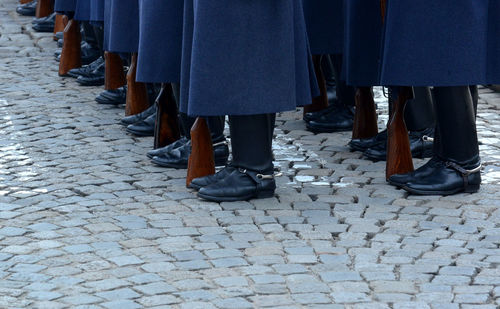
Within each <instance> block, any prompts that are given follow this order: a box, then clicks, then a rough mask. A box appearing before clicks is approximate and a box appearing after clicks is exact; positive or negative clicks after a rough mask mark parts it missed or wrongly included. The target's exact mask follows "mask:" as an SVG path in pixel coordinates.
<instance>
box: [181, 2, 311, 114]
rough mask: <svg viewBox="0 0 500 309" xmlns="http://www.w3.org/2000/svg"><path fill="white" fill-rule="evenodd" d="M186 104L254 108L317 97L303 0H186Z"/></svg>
mask: <svg viewBox="0 0 500 309" xmlns="http://www.w3.org/2000/svg"><path fill="white" fill-rule="evenodd" d="M185 4H186V6H185V17H184V23H185V27H184V41H183V54H182V72H181V88H182V89H181V110H182V111H184V112H187V113H188V114H189V115H191V116H217V115H252V114H265V113H275V112H281V111H286V110H293V109H295V108H296V106H297V105H303V104H309V103H310V102H311V99H312V92H314V94H316V93H317V84H316V81H315V78H314V72H313V68H312V65H311V59H310V51H309V48H308V39H307V33H306V26H305V20H304V14H303V9H302V1H301V0H272V1H270V0H251V1H248V0H230V1H228V0H186V1H185Z"/></svg>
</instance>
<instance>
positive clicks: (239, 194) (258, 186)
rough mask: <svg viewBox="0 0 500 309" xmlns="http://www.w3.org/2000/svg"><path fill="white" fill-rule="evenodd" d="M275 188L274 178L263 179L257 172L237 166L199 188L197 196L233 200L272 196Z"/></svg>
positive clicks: (215, 200) (211, 199) (220, 200)
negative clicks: (217, 179)
mask: <svg viewBox="0 0 500 309" xmlns="http://www.w3.org/2000/svg"><path fill="white" fill-rule="evenodd" d="M266 176H272V175H266ZM275 190H276V182H275V180H274V178H270V179H267V178H265V179H264V178H262V174H260V173H259V172H255V171H250V170H245V169H241V168H238V169H236V170H234V171H233V172H232V173H231V174H229V175H228V176H227V177H225V178H223V179H222V180H219V181H218V182H216V183H213V184H211V185H208V186H206V187H202V188H200V190H199V191H198V197H200V198H203V199H205V200H209V201H213V202H233V201H244V200H249V199H253V198H269V197H273V196H274V191H275Z"/></svg>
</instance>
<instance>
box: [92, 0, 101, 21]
mask: <svg viewBox="0 0 500 309" xmlns="http://www.w3.org/2000/svg"><path fill="white" fill-rule="evenodd" d="M90 20H91V21H99V22H102V21H103V20H104V0H90Z"/></svg>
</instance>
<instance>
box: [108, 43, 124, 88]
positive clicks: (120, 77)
mask: <svg viewBox="0 0 500 309" xmlns="http://www.w3.org/2000/svg"><path fill="white" fill-rule="evenodd" d="M104 59H105V60H106V65H105V68H106V70H105V74H104V89H105V90H113V89H118V88H120V87H123V86H124V85H126V84H127V78H126V77H125V72H124V71H123V61H122V58H120V56H119V55H118V54H115V53H111V52H105V53H104Z"/></svg>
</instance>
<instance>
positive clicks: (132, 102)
mask: <svg viewBox="0 0 500 309" xmlns="http://www.w3.org/2000/svg"><path fill="white" fill-rule="evenodd" d="M136 74H137V53H133V54H132V61H131V62H130V68H129V70H128V73H127V101H126V104H125V115H126V116H130V115H136V114H139V113H141V112H143V111H145V110H146V109H147V108H148V107H149V102H148V91H147V89H146V84H145V83H139V82H136V81H135V77H136Z"/></svg>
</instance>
